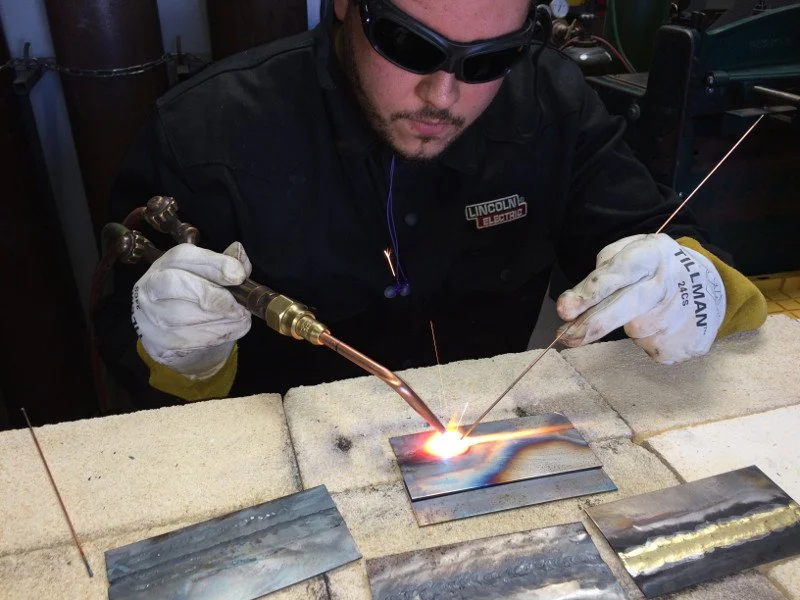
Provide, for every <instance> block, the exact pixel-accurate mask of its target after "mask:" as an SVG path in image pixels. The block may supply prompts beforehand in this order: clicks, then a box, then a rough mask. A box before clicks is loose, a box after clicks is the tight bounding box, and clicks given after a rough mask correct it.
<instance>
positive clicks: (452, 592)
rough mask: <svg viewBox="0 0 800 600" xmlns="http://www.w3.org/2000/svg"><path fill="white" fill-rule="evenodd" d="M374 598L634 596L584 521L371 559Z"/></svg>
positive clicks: (582, 599) (580, 599) (610, 599)
mask: <svg viewBox="0 0 800 600" xmlns="http://www.w3.org/2000/svg"><path fill="white" fill-rule="evenodd" d="M367 575H368V576H369V583H370V587H371V588H372V597H373V600H399V599H409V600H410V599H413V598H437V599H440V600H471V599H475V600H477V599H478V598H480V599H481V600H501V599H503V600H508V599H512V600H513V599H517V598H519V599H522V598H559V600H586V599H588V598H603V599H605V600H617V599H623V598H627V596H626V595H625V593H624V592H623V591H622V589H621V588H620V586H619V583H617V581H616V580H615V579H614V576H613V575H612V573H611V571H610V570H609V568H608V566H607V565H606V564H605V563H604V562H603V560H602V559H601V558H600V554H599V553H598V552H597V548H596V547H595V545H594V543H593V542H592V540H591V538H590V537H589V535H588V534H587V533H586V530H585V529H584V527H583V525H581V524H580V523H571V524H569V525H559V526H557V527H548V528H546V529H537V530H535V531H528V532H524V533H514V534H510V535H502V536H497V537H492V538H486V539H482V540H475V541H471V542H466V543H462V544H453V545H450V546H442V547H440V548H429V549H427V550H420V551H416V552H408V553H406V554H397V555H395V556H386V557H383V558H378V559H374V560H368V561H367Z"/></svg>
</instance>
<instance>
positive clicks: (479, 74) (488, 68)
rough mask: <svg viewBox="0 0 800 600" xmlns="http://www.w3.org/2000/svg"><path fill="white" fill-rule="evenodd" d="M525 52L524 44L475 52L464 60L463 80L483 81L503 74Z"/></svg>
mask: <svg viewBox="0 0 800 600" xmlns="http://www.w3.org/2000/svg"><path fill="white" fill-rule="evenodd" d="M524 52H525V46H519V47H517V48H509V49H507V50H498V51H497V52H486V53H485V54H476V55H474V56H470V57H468V58H467V59H465V60H464V81H466V82H470V83H483V82H486V81H493V80H495V79H499V78H500V77H502V76H503V75H505V74H506V73H507V72H508V70H509V69H510V68H511V67H512V66H514V63H515V62H517V61H518V60H519V59H520V57H521V56H522V55H523V53H524Z"/></svg>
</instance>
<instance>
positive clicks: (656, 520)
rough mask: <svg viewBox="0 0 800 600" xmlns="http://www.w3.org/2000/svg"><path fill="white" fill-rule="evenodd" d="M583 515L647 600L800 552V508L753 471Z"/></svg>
mask: <svg viewBox="0 0 800 600" xmlns="http://www.w3.org/2000/svg"><path fill="white" fill-rule="evenodd" d="M586 513H587V514H588V515H589V517H590V518H591V519H592V520H593V521H594V522H595V523H596V524H597V526H598V527H599V528H600V531H601V532H602V533H603V535H604V536H605V537H606V539H607V540H608V542H609V543H610V544H611V547H612V548H613V549H614V551H615V552H616V553H617V555H618V556H619V558H620V560H621V561H622V563H623V564H624V565H625V568H626V570H627V571H628V573H630V574H631V576H632V577H633V579H634V581H636V584H637V585H638V586H639V588H640V589H641V590H642V592H643V593H644V594H645V596H647V597H648V598H653V597H655V596H659V595H661V594H667V593H670V592H674V591H677V590H681V589H683V588H685V587H688V586H690V585H694V584H697V583H700V582H702V581H707V580H709V579H715V578H718V577H723V576H725V575H730V574H732V573H736V572H738V571H741V570H744V569H748V568H751V567H755V566H757V565H760V564H763V563H766V562H771V561H773V560H778V559H781V558H786V557H788V556H792V555H794V554H798V553H800V506H798V505H797V503H796V502H794V500H792V498H791V497H789V496H788V495H787V494H786V492H784V491H783V490H782V489H781V488H779V487H778V486H777V485H776V484H775V483H774V482H773V481H772V480H771V479H770V478H769V477H767V476H766V475H765V474H764V473H763V472H762V471H761V470H760V469H759V468H758V467H755V466H751V467H747V468H745V469H739V470H737V471H731V472H729V473H723V474H721V475H716V476H714V477H708V478H706V479H701V480H699V481H694V482H691V483H686V484H683V485H679V486H675V487H671V488H667V489H665V490H660V491H657V492H651V493H649V494H643V495H641V496H634V497H633V498H626V499H624V500H617V501H616V502H610V503H609V504H604V505H601V506H595V507H592V508H588V509H586Z"/></svg>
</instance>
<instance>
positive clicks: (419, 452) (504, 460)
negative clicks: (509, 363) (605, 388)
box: [389, 413, 601, 501]
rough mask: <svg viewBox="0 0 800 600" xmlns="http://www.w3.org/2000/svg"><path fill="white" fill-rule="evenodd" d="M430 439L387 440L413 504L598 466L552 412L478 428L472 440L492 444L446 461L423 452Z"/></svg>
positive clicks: (571, 430)
mask: <svg viewBox="0 0 800 600" xmlns="http://www.w3.org/2000/svg"><path fill="white" fill-rule="evenodd" d="M431 435H434V434H432V433H430V432H423V433H416V434H412V435H406V436H402V437H396V438H391V439H390V440H389V442H390V444H391V445H392V449H393V450H394V453H395V455H396V456H397V463H398V465H399V466H400V470H401V472H402V473H403V479H404V481H405V483H406V487H407V488H408V493H409V496H410V497H411V499H412V500H413V501H417V500H421V499H423V498H432V497H435V496H441V495H445V494H452V493H454V492H463V491H466V490H473V489H478V488H485V487H488V486H492V485H498V484H503V483H510V482H514V481H520V480H523V479H533V478H536V477H543V476H548V475H555V474H558V473H568V472H571V471H578V470H582V469H591V468H595V467H599V466H601V463H600V461H599V460H598V459H597V457H596V456H595V454H594V452H593V451H592V449H591V448H589V445H588V444H587V443H586V441H585V440H584V439H583V437H581V434H580V433H578V431H577V430H576V429H575V428H574V427H573V425H572V423H570V422H569V420H568V419H567V418H566V417H564V416H563V415H560V414H556V413H553V414H548V415H537V416H532V417H525V418H521V419H509V420H504V421H494V422H490V423H481V424H480V425H478V426H477V427H476V428H475V430H474V432H473V434H472V436H471V439H472V440H474V441H478V442H480V440H481V439H482V438H485V439H487V440H490V441H487V442H485V443H477V444H475V445H473V446H471V447H470V448H469V450H467V452H466V453H465V454H462V455H460V456H455V457H452V458H448V459H442V458H439V457H437V456H432V455H430V454H428V453H427V452H426V451H425V450H424V449H423V447H424V445H425V442H426V441H427V440H428V439H429V438H430V436H431ZM503 436H507V437H503ZM498 438H501V439H498Z"/></svg>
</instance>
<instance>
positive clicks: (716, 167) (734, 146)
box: [656, 115, 764, 234]
mask: <svg viewBox="0 0 800 600" xmlns="http://www.w3.org/2000/svg"><path fill="white" fill-rule="evenodd" d="M763 118H764V115H761V116H760V117H758V119H756V122H755V123H753V124H752V125H751V126H750V129H748V130H747V131H745V132H744V135H743V136H742V137H741V138H739V141H738V142H736V143H735V144H734V145H733V148H731V149H730V150H728V153H727V154H726V155H725V156H723V157H722V160H720V161H719V162H718V163H717V164H716V165H715V166H714V168H713V169H711V171H710V172H709V173H708V175H706V176H705V178H704V179H703V181H701V182H700V184H699V185H698V186H697V187H696V188H694V189H693V190H692V193H691V194H689V195H688V196H686V200H684V201H683V202H681V205H680V206H679V207H678V208H676V209H675V212H673V213H672V214H671V215H670V216H669V218H667V220H666V221H664V224H663V225H662V226H661V227H659V228H658V231H656V234H659V233H661V232H662V231H664V228H666V226H667V225H669V224H670V223H671V222H672V219H674V218H675V217H676V216H677V215H678V213H679V212H681V211H682V210H683V207H684V206H686V204H687V203H688V202H689V200H691V199H692V197H693V196H694V195H695V194H696V193H697V192H698V191H699V190H700V188H702V187H703V185H704V184H705V182H706V181H708V180H709V179H711V176H712V175H713V174H714V173H716V171H717V169H719V168H720V167H721V166H722V165H723V164H724V163H725V161H726V160H728V157H729V156H730V155H731V154H733V151H734V150H736V148H738V147H739V144H741V143H742V142H743V141H745V139H747V136H748V135H750V132H751V131H753V129H755V128H756V125H758V124H759V123H760V122H761V119H763Z"/></svg>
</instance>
